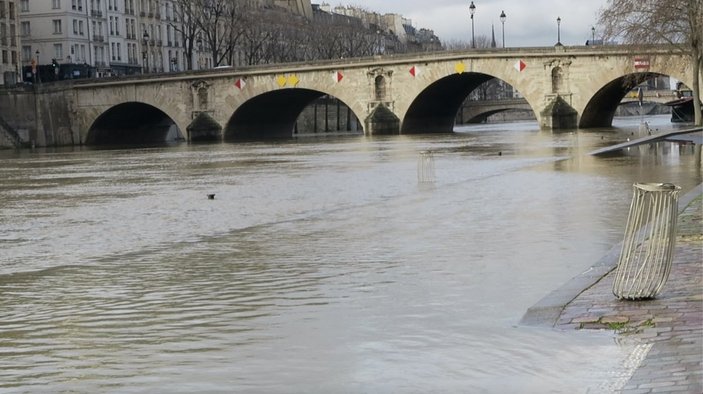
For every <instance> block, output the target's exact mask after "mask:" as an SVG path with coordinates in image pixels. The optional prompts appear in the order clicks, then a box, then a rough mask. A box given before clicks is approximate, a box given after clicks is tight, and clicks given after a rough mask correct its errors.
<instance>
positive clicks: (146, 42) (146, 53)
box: [142, 30, 149, 73]
mask: <svg viewBox="0 0 703 394" xmlns="http://www.w3.org/2000/svg"><path fill="white" fill-rule="evenodd" d="M142 38H143V39H144V65H145V66H146V72H147V73H148V72H149V33H147V32H146V30H144V34H142Z"/></svg>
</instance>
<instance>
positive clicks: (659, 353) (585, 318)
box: [522, 185, 703, 394]
mask: <svg viewBox="0 0 703 394" xmlns="http://www.w3.org/2000/svg"><path fill="white" fill-rule="evenodd" d="M679 207H680V211H679V212H680V213H679V220H678V233H677V239H676V250H675V253H674V260H673V263H672V270H671V273H670V276H669V279H668V281H667V283H666V284H665V286H664V288H663V290H662V292H661V294H659V295H658V296H657V298H656V299H653V300H647V301H625V300H618V299H617V298H615V296H614V295H613V294H612V290H611V289H612V283H613V277H614V274H615V271H614V268H615V267H616V265H617V259H618V256H619V250H620V249H619V248H620V247H619V246H616V247H614V248H613V249H612V250H611V251H610V252H609V253H608V254H607V255H606V256H605V257H604V258H603V259H601V260H600V261H599V262H598V263H597V264H596V265H594V266H593V267H591V268H590V269H589V270H587V271H586V272H584V273H582V274H581V275H579V276H577V277H575V278H573V279H572V280H571V281H569V282H567V284H565V285H564V286H562V287H561V288H559V289H557V290H555V291H554V292H552V293H551V294H550V295H548V296H547V297H545V298H544V299H542V300H541V301H540V302H539V303H538V304H536V305H535V306H533V307H532V308H530V309H529V310H528V312H527V313H526V314H525V316H524V317H523V320H522V322H523V323H524V324H529V325H545V326H551V327H555V328H558V329H562V330H574V329H575V330H583V329H599V330H613V331H615V332H616V333H617V335H618V339H619V340H624V341H633V342H634V343H637V344H642V345H644V346H642V347H639V349H640V350H641V351H642V354H640V355H638V357H636V360H634V362H635V363H638V364H639V365H635V366H634V368H636V369H635V370H634V373H633V375H632V376H631V377H630V378H629V380H627V381H623V382H622V385H620V386H619V387H614V388H613V389H615V390H619V391H618V392H621V393H627V394H640V393H658V392H682V393H701V392H703V264H702V263H701V262H702V261H703V227H702V226H701V223H702V222H703V185H698V186H697V187H696V188H695V189H694V190H693V191H691V192H689V193H687V194H686V195H685V196H683V197H681V199H680V204H679Z"/></svg>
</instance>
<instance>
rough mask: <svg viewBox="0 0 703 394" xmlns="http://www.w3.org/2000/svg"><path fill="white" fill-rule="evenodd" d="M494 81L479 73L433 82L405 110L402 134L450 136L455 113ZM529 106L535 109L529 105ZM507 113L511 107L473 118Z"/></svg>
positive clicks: (463, 74)
mask: <svg viewBox="0 0 703 394" xmlns="http://www.w3.org/2000/svg"><path fill="white" fill-rule="evenodd" d="M494 78H496V77H494V76H492V75H489V74H486V73H482V72H468V73H454V74H450V75H447V76H445V77H443V78H440V79H438V80H436V81H434V82H432V83H431V84H429V85H428V86H427V87H426V88H425V89H424V90H422V91H421V92H420V93H419V94H418V95H417V96H416V97H415V99H414V100H413V101H412V103H411V104H410V106H409V107H408V110H407V111H406V112H405V117H404V119H403V123H402V126H401V133H402V134H415V133H428V132H437V133H451V132H452V131H453V130H454V123H455V120H456V117H457V113H458V112H459V108H460V107H461V105H462V103H463V102H464V100H465V99H466V98H467V97H468V96H469V94H470V93H471V92H472V91H474V90H475V89H476V88H478V87H479V86H480V85H481V84H483V83H485V82H487V81H489V80H491V79H494ZM497 79H500V78H497ZM505 82H506V83H508V82H507V81H505ZM528 105H529V102H528ZM529 106H530V108H534V107H533V106H532V105H529ZM509 109H511V107H510V106H506V107H505V108H499V109H496V108H493V109H489V110H486V111H482V112H481V113H477V114H476V116H482V115H484V114H487V115H485V116H489V115H490V114H493V113H497V112H501V111H505V110H509ZM485 116H484V117H485Z"/></svg>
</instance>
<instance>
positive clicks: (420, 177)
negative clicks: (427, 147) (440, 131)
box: [417, 151, 435, 183]
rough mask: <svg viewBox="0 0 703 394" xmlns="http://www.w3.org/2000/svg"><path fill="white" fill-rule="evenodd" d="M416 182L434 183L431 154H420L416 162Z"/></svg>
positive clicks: (423, 152) (432, 157) (426, 152)
mask: <svg viewBox="0 0 703 394" xmlns="http://www.w3.org/2000/svg"><path fill="white" fill-rule="evenodd" d="M417 181H418V182H419V183H432V182H434V181H435V169H434V156H433V155H432V152H428V151H422V152H420V158H419V159H418V161H417Z"/></svg>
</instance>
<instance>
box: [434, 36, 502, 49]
mask: <svg viewBox="0 0 703 394" xmlns="http://www.w3.org/2000/svg"><path fill="white" fill-rule="evenodd" d="M474 41H475V42H476V48H478V49H481V48H490V47H491V39H490V38H488V36H484V35H478V36H475V37H474ZM444 47H445V48H446V49H447V50H450V51H465V50H470V49H471V41H462V40H451V41H448V42H447V43H446V44H445V45H444Z"/></svg>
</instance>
